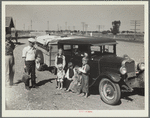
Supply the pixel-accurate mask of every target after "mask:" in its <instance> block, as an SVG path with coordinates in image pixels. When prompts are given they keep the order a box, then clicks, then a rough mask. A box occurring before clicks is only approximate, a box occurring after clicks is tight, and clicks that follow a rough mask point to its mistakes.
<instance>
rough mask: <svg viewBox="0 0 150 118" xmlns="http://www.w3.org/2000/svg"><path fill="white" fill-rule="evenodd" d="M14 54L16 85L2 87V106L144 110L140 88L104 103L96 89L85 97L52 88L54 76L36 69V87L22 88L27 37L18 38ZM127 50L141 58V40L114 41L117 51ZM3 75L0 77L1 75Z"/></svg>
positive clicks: (12, 108) (137, 58) (15, 107)
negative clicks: (114, 101)
mask: <svg viewBox="0 0 150 118" xmlns="http://www.w3.org/2000/svg"><path fill="white" fill-rule="evenodd" d="M19 42H20V44H19V45H17V47H16V49H15V51H14V55H15V69H16V72H15V77H14V82H15V83H16V86H13V87H12V88H8V87H6V88H5V98H6V110H144V107H145V103H144V99H145V97H144V96H143V92H142V91H138V90H135V91H134V92H132V93H123V94H122V97H121V102H120V103H119V104H118V105H115V106H110V105H107V104H105V103H104V102H103V101H102V100H101V99H100V96H99V93H98V92H94V93H93V92H91V93H90V96H89V97H88V98H87V99H86V98H84V97H81V96H78V95H76V94H75V93H71V92H70V93H67V92H65V91H64V90H56V89H55V85H56V83H55V81H54V79H55V78H56V76H54V75H52V74H51V73H50V72H48V71H44V72H39V71H36V76H37V84H38V85H39V89H31V90H29V91H28V90H26V89H25V87H24V84H23V83H22V82H21V77H22V73H23V60H22V58H21V55H22V50H23V48H24V47H25V46H27V45H28V42H27V39H19ZM123 54H128V55H129V56H130V57H131V58H134V59H135V61H136V62H141V61H144V44H143V43H129V42H122V41H118V45H117V55H118V56H122V55H123ZM3 79H4V78H3Z"/></svg>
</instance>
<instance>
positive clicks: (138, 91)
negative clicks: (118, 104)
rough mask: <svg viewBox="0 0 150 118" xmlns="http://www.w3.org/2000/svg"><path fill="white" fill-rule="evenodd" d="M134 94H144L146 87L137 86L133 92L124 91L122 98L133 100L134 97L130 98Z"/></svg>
mask: <svg viewBox="0 0 150 118" xmlns="http://www.w3.org/2000/svg"><path fill="white" fill-rule="evenodd" d="M133 95H140V96H144V88H135V89H134V91H133V92H123V93H122V95H121V98H122V99H125V100H129V101H133V99H132V98H130V96H133Z"/></svg>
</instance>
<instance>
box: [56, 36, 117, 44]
mask: <svg viewBox="0 0 150 118" xmlns="http://www.w3.org/2000/svg"><path fill="white" fill-rule="evenodd" d="M66 38H67V39H65V38H64V39H63V40H59V41H58V42H59V43H61V44H89V45H97V46H101V45H114V44H117V42H116V40H115V39H112V38H106V37H84V36H72V37H70V39H69V37H66Z"/></svg>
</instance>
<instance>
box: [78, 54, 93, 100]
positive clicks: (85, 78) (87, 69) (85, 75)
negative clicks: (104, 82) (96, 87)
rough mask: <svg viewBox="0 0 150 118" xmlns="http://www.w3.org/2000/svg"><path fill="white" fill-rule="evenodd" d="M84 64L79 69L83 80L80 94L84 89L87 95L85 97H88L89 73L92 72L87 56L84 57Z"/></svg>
mask: <svg viewBox="0 0 150 118" xmlns="http://www.w3.org/2000/svg"><path fill="white" fill-rule="evenodd" d="M82 64H83V65H82V68H80V69H79V71H80V72H82V82H81V88H80V91H79V94H80V93H81V91H82V92H83V93H84V95H85V98H87V97H88V93H89V74H90V66H89V64H88V58H87V57H83V58H82Z"/></svg>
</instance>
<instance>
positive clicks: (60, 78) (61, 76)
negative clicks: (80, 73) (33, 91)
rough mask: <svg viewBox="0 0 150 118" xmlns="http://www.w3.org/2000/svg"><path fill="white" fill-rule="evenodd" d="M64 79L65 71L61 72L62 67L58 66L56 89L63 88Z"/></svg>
mask: <svg viewBox="0 0 150 118" xmlns="http://www.w3.org/2000/svg"><path fill="white" fill-rule="evenodd" d="M64 77H65V71H64V70H63V65H62V64H59V65H58V70H57V82H58V89H62V88H63V81H64Z"/></svg>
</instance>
